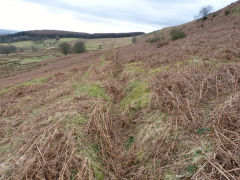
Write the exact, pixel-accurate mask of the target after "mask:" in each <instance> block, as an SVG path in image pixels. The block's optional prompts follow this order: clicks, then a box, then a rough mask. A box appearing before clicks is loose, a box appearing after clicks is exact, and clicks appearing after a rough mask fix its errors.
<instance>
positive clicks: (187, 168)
mask: <svg viewBox="0 0 240 180" xmlns="http://www.w3.org/2000/svg"><path fill="white" fill-rule="evenodd" d="M186 170H187V171H188V172H189V173H190V174H193V173H194V172H195V171H196V170H197V166H196V165H189V166H187V167H186Z"/></svg>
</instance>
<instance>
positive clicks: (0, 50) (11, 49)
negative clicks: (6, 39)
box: [0, 45, 17, 54]
mask: <svg viewBox="0 0 240 180" xmlns="http://www.w3.org/2000/svg"><path fill="white" fill-rule="evenodd" d="M16 51H17V48H16V47H15V46H12V45H10V46H0V54H11V53H15V52H16Z"/></svg>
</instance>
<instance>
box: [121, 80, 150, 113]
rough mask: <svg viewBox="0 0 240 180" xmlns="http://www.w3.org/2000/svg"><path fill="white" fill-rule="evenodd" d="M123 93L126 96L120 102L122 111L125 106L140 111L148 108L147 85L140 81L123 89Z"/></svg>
mask: <svg viewBox="0 0 240 180" xmlns="http://www.w3.org/2000/svg"><path fill="white" fill-rule="evenodd" d="M125 92H126V96H125V97H124V98H123V100H122V101H121V102H120V105H121V107H122V108H123V109H124V108H126V107H127V106H130V107H132V108H135V109H141V108H145V107H147V106H148V104H149V95H150V90H149V87H148V84H147V83H145V82H141V81H138V82H132V83H130V85H129V86H128V87H127V88H126V89H125Z"/></svg>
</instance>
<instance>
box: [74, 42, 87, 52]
mask: <svg viewBox="0 0 240 180" xmlns="http://www.w3.org/2000/svg"><path fill="white" fill-rule="evenodd" d="M72 50H73V52H74V53H83V52H85V51H86V45H85V43H84V42H83V41H79V42H76V43H75V44H74V46H73V49H72Z"/></svg>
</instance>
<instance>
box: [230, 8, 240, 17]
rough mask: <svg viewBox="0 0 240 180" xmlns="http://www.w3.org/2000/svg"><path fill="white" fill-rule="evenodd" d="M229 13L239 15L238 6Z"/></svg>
mask: <svg viewBox="0 0 240 180" xmlns="http://www.w3.org/2000/svg"><path fill="white" fill-rule="evenodd" d="M231 14H237V15H240V6H238V7H236V8H234V9H233V10H232V12H231Z"/></svg>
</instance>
